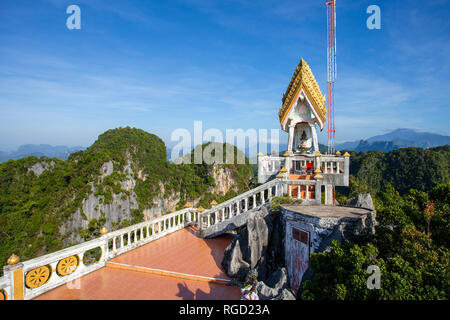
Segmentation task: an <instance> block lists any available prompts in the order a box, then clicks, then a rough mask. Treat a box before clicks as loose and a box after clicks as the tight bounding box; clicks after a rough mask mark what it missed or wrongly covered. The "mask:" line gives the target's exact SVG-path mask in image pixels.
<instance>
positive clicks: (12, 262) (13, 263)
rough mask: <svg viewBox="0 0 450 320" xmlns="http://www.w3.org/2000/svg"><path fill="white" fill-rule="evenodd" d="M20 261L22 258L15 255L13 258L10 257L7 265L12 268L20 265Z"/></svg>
mask: <svg viewBox="0 0 450 320" xmlns="http://www.w3.org/2000/svg"><path fill="white" fill-rule="evenodd" d="M19 261H20V258H19V257H18V256H16V255H15V254H14V253H13V254H12V255H11V257H9V258H8V260H6V263H7V264H9V265H10V266H12V265H15V264H18V263H19Z"/></svg>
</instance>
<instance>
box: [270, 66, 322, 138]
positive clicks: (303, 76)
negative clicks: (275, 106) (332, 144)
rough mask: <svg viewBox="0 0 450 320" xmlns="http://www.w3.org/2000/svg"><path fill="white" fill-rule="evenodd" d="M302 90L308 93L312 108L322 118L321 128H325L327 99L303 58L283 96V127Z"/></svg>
mask: <svg viewBox="0 0 450 320" xmlns="http://www.w3.org/2000/svg"><path fill="white" fill-rule="evenodd" d="M302 89H303V91H304V92H305V93H306V95H307V97H308V99H309V101H310V102H311V104H312V107H313V108H314V110H315V112H316V113H317V115H318V117H319V118H320V120H321V122H322V126H321V127H322V128H323V124H324V123H325V121H326V114H327V109H326V107H325V97H324V96H323V95H322V92H321V91H320V88H319V85H318V84H317V81H316V78H314V75H313V73H312V71H311V69H310V68H309V66H308V64H307V63H306V61H305V60H303V58H302V59H301V60H300V63H299V64H298V66H297V68H296V69H295V71H294V74H293V76H292V79H291V82H290V83H289V86H288V87H287V89H286V93H285V94H284V95H283V99H282V101H283V106H282V107H281V108H280V110H279V112H278V115H279V117H280V123H281V125H282V126H283V123H284V120H285V119H286V117H287V115H288V114H289V111H290V110H291V108H292V106H293V105H294V104H295V99H296V98H297V97H298V95H299V93H300V91H301V90H302ZM322 128H321V129H322Z"/></svg>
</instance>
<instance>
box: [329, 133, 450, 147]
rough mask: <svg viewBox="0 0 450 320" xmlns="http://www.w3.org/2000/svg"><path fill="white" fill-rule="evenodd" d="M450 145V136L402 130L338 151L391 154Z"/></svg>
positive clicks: (351, 142) (351, 144)
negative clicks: (405, 149)
mask: <svg viewBox="0 0 450 320" xmlns="http://www.w3.org/2000/svg"><path fill="white" fill-rule="evenodd" d="M448 144H450V136H444V135H440V134H435V133H429V132H420V131H417V130H413V129H407V128H401V129H396V130H393V131H391V132H389V133H386V134H383V135H378V136H374V137H371V138H369V139H367V140H355V141H349V142H344V143H340V144H337V145H336V150H354V151H357V152H359V151H371V150H379V151H384V152H389V151H391V150H396V149H399V148H407V147H416V148H424V149H427V148H432V147H438V146H443V145H448Z"/></svg>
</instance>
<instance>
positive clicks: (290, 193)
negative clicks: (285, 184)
mask: <svg viewBox="0 0 450 320" xmlns="http://www.w3.org/2000/svg"><path fill="white" fill-rule="evenodd" d="M289 197H292V185H289Z"/></svg>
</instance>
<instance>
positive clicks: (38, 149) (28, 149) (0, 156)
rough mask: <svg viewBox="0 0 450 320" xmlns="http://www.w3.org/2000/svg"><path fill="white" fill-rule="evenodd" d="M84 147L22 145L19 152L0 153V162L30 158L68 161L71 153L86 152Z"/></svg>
mask: <svg viewBox="0 0 450 320" xmlns="http://www.w3.org/2000/svg"><path fill="white" fill-rule="evenodd" d="M84 149H86V148H84V147H80V146H77V147H67V146H51V145H48V144H24V145H21V146H20V147H19V148H18V149H17V150H15V151H10V152H4V151H0V162H5V161H8V160H11V159H12V160H17V159H21V158H25V157H29V156H35V157H38V158H40V157H43V156H45V157H47V158H60V159H62V160H67V158H68V157H69V155H70V154H71V153H74V152H77V151H80V150H84Z"/></svg>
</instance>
